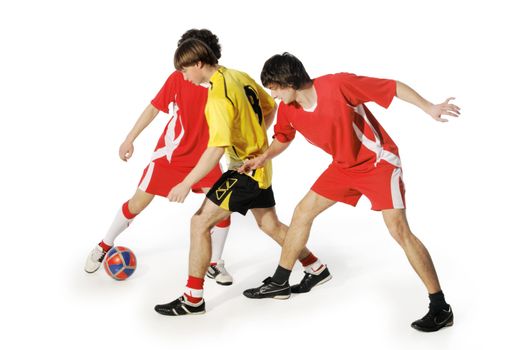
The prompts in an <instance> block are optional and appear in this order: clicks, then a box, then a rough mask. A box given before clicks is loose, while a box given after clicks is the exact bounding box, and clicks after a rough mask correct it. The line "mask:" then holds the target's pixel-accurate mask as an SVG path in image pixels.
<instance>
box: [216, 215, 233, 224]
mask: <svg viewBox="0 0 525 350" xmlns="http://www.w3.org/2000/svg"><path fill="white" fill-rule="evenodd" d="M230 223H231V220H230V217H229V216H228V217H227V218H226V219H224V220H222V221H219V222H218V223H216V224H215V226H217V227H228V226H230Z"/></svg>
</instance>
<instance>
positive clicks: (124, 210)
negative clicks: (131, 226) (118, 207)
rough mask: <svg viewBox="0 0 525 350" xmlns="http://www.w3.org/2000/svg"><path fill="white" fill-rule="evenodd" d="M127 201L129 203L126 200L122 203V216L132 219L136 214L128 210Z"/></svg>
mask: <svg viewBox="0 0 525 350" xmlns="http://www.w3.org/2000/svg"><path fill="white" fill-rule="evenodd" d="M128 203H129V201H127V202H126V203H124V204H123V205H122V213H123V214H124V216H125V217H126V219H128V220H131V219H133V218H134V217H135V216H137V215H138V214H133V213H132V212H130V211H129V206H128Z"/></svg>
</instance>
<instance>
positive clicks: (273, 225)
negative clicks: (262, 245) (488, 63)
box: [257, 220, 279, 237]
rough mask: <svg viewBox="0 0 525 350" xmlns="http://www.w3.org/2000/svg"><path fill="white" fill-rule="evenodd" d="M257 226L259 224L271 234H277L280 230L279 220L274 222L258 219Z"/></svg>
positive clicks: (265, 231)
mask: <svg viewBox="0 0 525 350" xmlns="http://www.w3.org/2000/svg"><path fill="white" fill-rule="evenodd" d="M257 226H259V229H260V230H261V231H263V232H264V233H266V234H267V235H269V236H272V237H273V236H275V235H276V234H277V233H278V231H279V225H278V223H277V222H272V221H269V220H266V221H258V222H257Z"/></svg>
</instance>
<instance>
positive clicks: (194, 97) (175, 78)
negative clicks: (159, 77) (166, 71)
mask: <svg viewBox="0 0 525 350" xmlns="http://www.w3.org/2000/svg"><path fill="white" fill-rule="evenodd" d="M207 98H208V89H206V88H204V87H201V86H197V85H194V84H192V83H190V82H188V81H186V80H184V77H183V75H182V73H181V72H178V71H175V72H173V73H172V74H171V75H170V76H169V78H168V79H167V80H166V83H164V86H163V87H162V88H161V89H160V91H159V92H158V94H157V96H156V97H155V98H154V99H153V100H152V101H151V104H152V105H153V106H154V107H155V108H157V109H158V110H160V111H163V112H164V113H168V114H169V115H170V116H171V119H170V120H169V122H168V124H167V125H166V127H165V128H164V132H163V133H162V135H161V136H160V139H159V142H158V143H157V147H156V148H155V152H153V157H152V160H151V161H152V162H154V163H155V165H156V166H162V167H177V168H178V169H180V168H193V167H195V165H196V164H197V162H198V160H199V158H200V157H201V155H202V153H203V152H204V150H205V149H206V147H207V144H208V138H209V134H208V124H207V123H206V117H205V115H204V107H205V106H206V100H207Z"/></svg>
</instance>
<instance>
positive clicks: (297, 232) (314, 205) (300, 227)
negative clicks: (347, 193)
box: [279, 191, 336, 270]
mask: <svg viewBox="0 0 525 350" xmlns="http://www.w3.org/2000/svg"><path fill="white" fill-rule="evenodd" d="M335 203H336V202H335V201H333V200H331V199H328V198H325V197H322V196H320V195H318V194H317V193H315V192H313V191H309V192H308V193H307V194H306V196H305V197H304V198H303V199H302V200H301V201H300V202H299V204H298V205H297V207H296V208H295V211H294V214H293V217H292V222H291V224H290V228H289V229H288V232H287V234H286V238H285V241H284V244H283V249H282V252H281V259H280V261H279V265H280V266H282V267H284V268H285V269H287V270H291V269H292V268H293V265H294V264H295V261H296V260H297V258H298V257H299V255H300V254H301V252H302V251H303V249H305V246H306V242H307V241H308V237H309V236H310V229H311V228H312V223H313V221H314V219H315V218H316V217H317V215H319V214H321V213H322V212H323V211H325V210H326V209H328V208H330V207H331V206H332V205H334V204H335Z"/></svg>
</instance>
